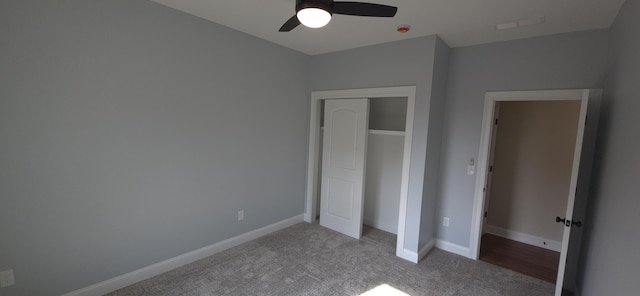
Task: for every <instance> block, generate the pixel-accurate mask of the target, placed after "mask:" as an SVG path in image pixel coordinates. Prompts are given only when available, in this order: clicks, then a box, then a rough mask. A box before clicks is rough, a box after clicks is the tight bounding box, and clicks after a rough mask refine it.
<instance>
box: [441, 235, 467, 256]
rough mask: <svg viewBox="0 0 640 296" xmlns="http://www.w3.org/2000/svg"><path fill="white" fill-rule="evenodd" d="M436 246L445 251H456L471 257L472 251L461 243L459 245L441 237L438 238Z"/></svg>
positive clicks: (455, 252) (458, 253)
mask: <svg viewBox="0 0 640 296" xmlns="http://www.w3.org/2000/svg"><path fill="white" fill-rule="evenodd" d="M436 248H438V249H440V250H443V251H447V252H449V253H454V254H457V255H460V256H464V257H467V258H471V259H474V258H472V257H471V252H470V251H469V248H468V247H463V246H461V245H457V244H454V243H450V242H448V241H443V240H440V239H436Z"/></svg>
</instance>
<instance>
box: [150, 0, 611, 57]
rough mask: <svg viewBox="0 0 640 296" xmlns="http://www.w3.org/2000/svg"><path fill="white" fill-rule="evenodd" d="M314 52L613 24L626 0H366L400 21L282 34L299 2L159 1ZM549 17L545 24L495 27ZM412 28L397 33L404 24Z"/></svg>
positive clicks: (349, 22)
mask: <svg viewBox="0 0 640 296" xmlns="http://www.w3.org/2000/svg"><path fill="white" fill-rule="evenodd" d="M152 1H154V2H158V3H161V4H164V5H166V6H169V7H173V8H175V9H178V10H181V11H184V12H187V13H190V14H193V15H196V16H199V17H201V18H204V19H208V20H211V21H213V22H215V23H218V24H221V25H224V26H227V27H230V28H233V29H236V30H239V31H242V32H245V33H248V34H251V35H253V36H256V37H258V38H262V39H265V40H269V41H271V42H274V43H277V44H280V45H282V46H285V47H289V48H292V49H295V50H297V51H301V52H303V53H306V54H309V55H316V54H322V53H327V52H333V51H339V50H344V49H349V48H356V47H360V46H366V45H371V44H378V43H384V42H390V41H396V40H401V39H408V38H415V37H419V36H427V35H432V34H438V35H439V36H440V37H441V38H442V39H443V40H444V41H445V42H446V43H447V44H448V45H449V46H450V47H460V46H468V45H474V44H481V43H488V42H495V41H503V40H511V39H519V38H526V37H533V36H542V35H549V34H557V33H564V32H572V31H580V30H588V29H598V28H608V27H609V26H611V23H612V22H613V20H614V18H615V16H616V15H617V13H618V10H619V9H620V6H621V5H622V3H623V2H624V0H369V1H367V0H363V2H370V3H379V4H386V5H393V6H397V7H398V13H397V14H396V16H395V17H393V18H372V17H356V16H346V15H334V16H333V18H332V20H331V22H330V23H329V24H328V25H327V26H326V27H324V28H320V29H309V28H306V27H304V26H299V27H297V28H296V29H294V30H293V31H291V32H278V29H279V28H280V26H281V25H282V24H283V23H284V22H285V21H286V20H287V19H289V18H290V17H291V16H293V15H294V14H295V0H152ZM540 16H544V17H545V19H546V22H545V23H543V24H541V25H534V26H528V27H520V28H516V29H507V30H501V31H498V30H496V29H495V25H496V24H499V23H505V22H508V21H513V20H518V19H523V18H535V17H540ZM404 24H408V25H411V31H409V32H408V33H405V34H402V33H398V32H396V28H397V27H398V26H399V25H404Z"/></svg>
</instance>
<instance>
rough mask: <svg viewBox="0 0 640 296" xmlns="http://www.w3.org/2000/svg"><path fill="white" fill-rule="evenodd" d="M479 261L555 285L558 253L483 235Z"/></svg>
mask: <svg viewBox="0 0 640 296" xmlns="http://www.w3.org/2000/svg"><path fill="white" fill-rule="evenodd" d="M480 260H482V261H485V262H489V263H491V264H495V265H498V266H502V267H504V268H508V269H511V270H514V271H517V272H520V273H523V274H526V275H529V276H532V277H535V278H538V279H541V280H545V281H547V282H550V283H553V284H555V282H556V277H557V276H558V262H559V261H560V253H559V252H555V251H551V250H547V249H543V248H540V247H536V246H532V245H528V244H524V243H521V242H516V241H512V240H509V239H506V238H503V237H499V236H495V235H491V234H484V235H482V241H481V245H480Z"/></svg>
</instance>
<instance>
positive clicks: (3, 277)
mask: <svg viewBox="0 0 640 296" xmlns="http://www.w3.org/2000/svg"><path fill="white" fill-rule="evenodd" d="M14 284H15V279H14V278H13V269H9V270H5V271H2V272H0V288H5V287H9V286H13V285H14Z"/></svg>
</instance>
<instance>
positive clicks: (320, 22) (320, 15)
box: [296, 7, 331, 28]
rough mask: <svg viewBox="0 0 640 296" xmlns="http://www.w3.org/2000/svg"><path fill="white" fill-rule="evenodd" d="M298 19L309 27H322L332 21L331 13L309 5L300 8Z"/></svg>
mask: <svg viewBox="0 0 640 296" xmlns="http://www.w3.org/2000/svg"><path fill="white" fill-rule="evenodd" d="M296 15H297V16H298V20H300V23H302V24H303V25H305V26H307V27H309V28H322V27H324V26H326V25H327V24H328V23H329V21H331V13H329V12H328V11H326V10H324V9H322V8H318V7H307V8H303V9H300V10H298V13H297V14H296Z"/></svg>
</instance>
